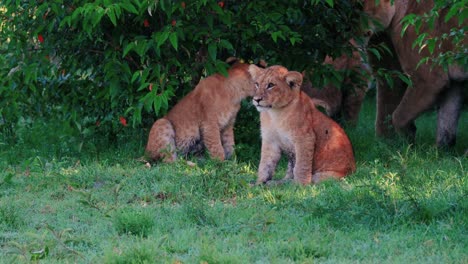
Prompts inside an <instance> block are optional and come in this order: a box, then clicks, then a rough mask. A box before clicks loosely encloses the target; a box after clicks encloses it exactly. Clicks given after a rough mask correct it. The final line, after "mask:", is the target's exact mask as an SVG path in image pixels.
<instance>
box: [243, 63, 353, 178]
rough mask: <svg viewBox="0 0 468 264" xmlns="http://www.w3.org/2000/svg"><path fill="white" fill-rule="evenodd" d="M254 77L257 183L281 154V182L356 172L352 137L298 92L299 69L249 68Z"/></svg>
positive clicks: (300, 79) (268, 173) (269, 176)
mask: <svg viewBox="0 0 468 264" xmlns="http://www.w3.org/2000/svg"><path fill="white" fill-rule="evenodd" d="M249 71H250V73H251V75H252V78H253V79H254V80H255V82H256V91H255V95H254V97H253V104H254V105H255V106H256V107H257V110H259V111H260V122H261V134H262V150H261V161H260V165H259V169H258V179H257V183H258V184H261V183H266V182H269V181H270V180H271V179H272V177H273V174H274V171H275V168H276V165H277V163H278V161H279V159H280V157H281V154H282V153H284V154H286V155H287V157H288V159H289V163H288V170H287V173H286V176H285V177H284V179H283V181H286V180H294V181H295V182H298V183H301V184H310V183H318V182H320V181H321V180H323V179H327V178H337V179H338V178H342V177H345V176H346V175H348V174H350V173H352V172H354V171H355V168H356V165H355V161H354V155H353V150H352V146H351V142H350V141H349V139H348V137H347V135H346V134H345V132H344V131H343V129H342V128H341V127H340V126H339V125H338V124H337V123H336V122H335V121H333V120H332V119H331V118H329V117H327V116H326V115H325V114H323V113H321V112H320V111H319V110H317V109H316V108H315V105H314V102H313V100H312V99H311V98H310V97H309V96H307V95H306V94H305V93H304V92H302V91H301V89H300V87H301V84H302V74H301V73H299V72H295V71H288V70H287V69H286V68H284V67H282V66H272V67H269V68H267V69H265V70H264V69H260V68H258V67H256V66H255V65H251V66H250V69H249Z"/></svg>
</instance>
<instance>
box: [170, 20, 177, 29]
mask: <svg viewBox="0 0 468 264" xmlns="http://www.w3.org/2000/svg"><path fill="white" fill-rule="evenodd" d="M176 24H177V21H175V19H173V20H172V22H171V25H172V26H173V27H175V25H176Z"/></svg>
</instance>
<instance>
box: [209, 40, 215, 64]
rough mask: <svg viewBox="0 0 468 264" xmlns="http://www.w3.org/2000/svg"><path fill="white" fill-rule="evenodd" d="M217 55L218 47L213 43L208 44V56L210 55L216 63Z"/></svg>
mask: <svg viewBox="0 0 468 264" xmlns="http://www.w3.org/2000/svg"><path fill="white" fill-rule="evenodd" d="M216 53H217V45H216V43H214V42H211V43H210V44H208V55H210V58H211V59H212V60H213V61H215V60H216Z"/></svg>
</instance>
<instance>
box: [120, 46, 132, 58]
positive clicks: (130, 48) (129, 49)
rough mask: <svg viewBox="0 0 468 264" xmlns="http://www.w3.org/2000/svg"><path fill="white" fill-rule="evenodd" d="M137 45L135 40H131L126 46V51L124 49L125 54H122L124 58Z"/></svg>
mask: <svg viewBox="0 0 468 264" xmlns="http://www.w3.org/2000/svg"><path fill="white" fill-rule="evenodd" d="M134 47H135V43H134V42H131V43H128V44H127V46H125V48H124V51H123V54H122V58H125V56H127V54H128V53H129V52H130V51H131V50H132V49H133V48H134Z"/></svg>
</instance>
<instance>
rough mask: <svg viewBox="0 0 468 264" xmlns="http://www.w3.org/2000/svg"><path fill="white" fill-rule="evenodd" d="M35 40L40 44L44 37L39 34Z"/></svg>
mask: <svg viewBox="0 0 468 264" xmlns="http://www.w3.org/2000/svg"><path fill="white" fill-rule="evenodd" d="M37 40H39V42H40V43H43V42H44V37H43V36H42V35H41V34H38V35H37Z"/></svg>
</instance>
